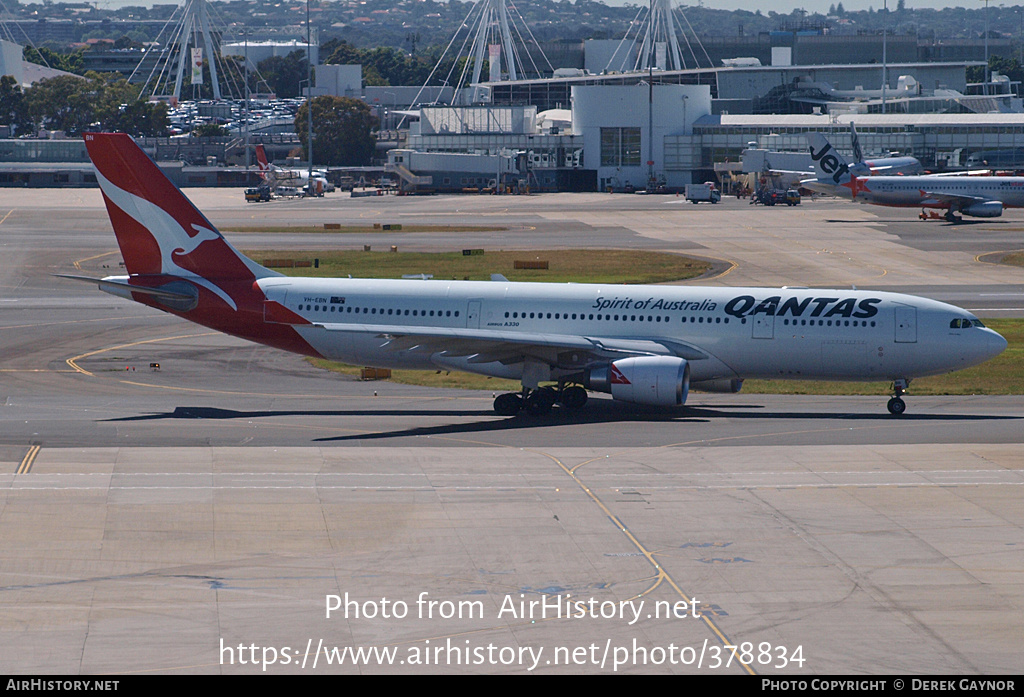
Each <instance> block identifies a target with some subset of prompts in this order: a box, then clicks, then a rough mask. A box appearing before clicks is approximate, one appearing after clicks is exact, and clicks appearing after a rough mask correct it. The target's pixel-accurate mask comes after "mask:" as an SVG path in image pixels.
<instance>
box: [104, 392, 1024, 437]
mask: <svg viewBox="0 0 1024 697" xmlns="http://www.w3.org/2000/svg"><path fill="white" fill-rule="evenodd" d="M290 416H296V417H322V418H332V417H333V418H345V417H366V416H376V417H381V418H386V417H389V416H394V417H410V416H412V417H415V416H429V417H453V418H473V417H478V418H479V419H480V420H479V421H476V420H474V421H471V422H469V423H447V424H439V425H435V426H419V427H412V428H408V427H407V428H400V429H396V430H391V431H388V430H382V431H379V432H373V433H358V434H351V435H344V436H325V437H323V438H313V439H312V442H318V443H329V442H344V441H367V440H382V439H387V438H408V437H413V436H431V435H455V434H466V433H487V432H499V431H510V430H520V429H529V428H537V427H555V428H556V427H559V426H574V425H593V424H602V423H671V424H689V423H708V422H710V421H712V420H713V419H758V420H772V419H785V420H835V419H840V420H852V421H859V422H866V421H877V422H891V423H907V424H911V423H915V422H916V423H934V422H943V421H948V422H964V421H968V422H976V423H980V422H987V421H993V422H994V421H1005V420H1008V419H1013V420H1017V419H1021V418H1024V417H1019V416H1001V415H976V414H904V415H903V416H901V417H899V418H898V420H897V419H894V417H892V416H890V415H889V414H887V413H884V412H880V413H869V414H865V413H844V412H838V413H837V412H805V411H793V412H771V411H765V407H764V406H762V405H751V404H716V405H714V406H713V407H708V406H692V407H680V408H678V409H675V410H670V411H666V410H664V409H658V408H654V407H647V408H645V407H642V406H637V405H627V404H616V403H612V402H611V401H610V400H594V401H592V402H591V403H590V404H588V405H587V406H586V407H585V408H583V409H581V410H579V411H568V410H561V409H555V410H553V411H552V412H551V413H549V414H544V415H541V416H530V415H527V414H520V415H518V416H513V417H503V418H500V419H499V418H495V417H494V412H493V411H491V410H490V409H474V410H466V409H459V410H446V409H442V408H439V409H382V410H374V411H369V410H309V409H295V410H263V411H238V410H234V409H221V408H218V407H176V408H175V409H174V411H172V412H164V413H152V414H145V415H139V416H126V417H120V418H115V419H107V420H106V421H113V422H127V421H155V420H165V419H195V420H203V419H210V420H215V421H226V420H233V419H246V420H250V419H261V418H272V417H290ZM333 425H334V426H343V425H344V424H341V423H338V424H333ZM330 426H331V424H325V427H330Z"/></svg>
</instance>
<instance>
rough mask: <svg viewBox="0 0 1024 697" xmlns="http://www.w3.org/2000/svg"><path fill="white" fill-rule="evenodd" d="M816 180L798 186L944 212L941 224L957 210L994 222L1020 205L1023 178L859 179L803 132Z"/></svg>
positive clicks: (823, 142) (822, 142) (824, 144)
mask: <svg viewBox="0 0 1024 697" xmlns="http://www.w3.org/2000/svg"><path fill="white" fill-rule="evenodd" d="M807 140H808V142H809V143H810V151H811V159H812V160H813V162H814V171H815V175H816V178H815V179H805V180H804V181H802V182H800V185H801V186H803V187H805V188H808V189H811V190H812V191H819V192H821V193H825V194H831V195H833V196H841V197H843V198H848V199H851V200H853V201H859V202H860V203H871V204H874V205H877V206H897V207H905V208H917V207H921V208H945V209H946V220H948V221H949V222H951V223H957V222H960V220H961V219H960V218H958V217H957V216H956V214H957V213H958V212H959V213H961V214H963V215H971V216H975V217H978V218H998V217H999V216H1001V215H1002V214H1003V208H1022V207H1024V177H968V176H953V177H939V176H923V177H885V176H882V177H858V176H857V175H856V174H853V173H851V168H850V166H849V165H848V164H847V162H846V160H845V159H844V158H843V156H842V155H840V154H839V152H838V151H836V149H835V148H833V147H832V144H831V143H829V142H828V139H826V138H825V136H823V135H821V134H820V133H809V134H807Z"/></svg>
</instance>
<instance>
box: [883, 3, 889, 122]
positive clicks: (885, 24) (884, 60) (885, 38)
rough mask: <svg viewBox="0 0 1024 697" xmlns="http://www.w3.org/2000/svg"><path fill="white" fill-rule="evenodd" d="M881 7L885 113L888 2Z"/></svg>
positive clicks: (887, 77) (887, 79)
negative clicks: (883, 13)
mask: <svg viewBox="0 0 1024 697" xmlns="http://www.w3.org/2000/svg"><path fill="white" fill-rule="evenodd" d="M882 9H883V10H884V11H885V19H883V20H882V113H883V114H884V113H885V88H886V87H887V86H888V83H889V76H888V75H887V74H886V69H887V68H888V61H887V58H888V57H887V56H886V50H885V49H886V46H887V41H886V40H887V39H888V37H889V2H888V0H885V1H884V2H883V3H882Z"/></svg>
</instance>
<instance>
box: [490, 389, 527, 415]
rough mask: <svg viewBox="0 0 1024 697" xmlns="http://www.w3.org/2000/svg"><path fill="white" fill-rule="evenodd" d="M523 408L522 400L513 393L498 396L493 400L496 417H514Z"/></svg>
mask: <svg viewBox="0 0 1024 697" xmlns="http://www.w3.org/2000/svg"><path fill="white" fill-rule="evenodd" d="M522 408H523V398H522V397H520V396H519V395H518V394H516V393H515V392H507V393H505V394H500V395H498V396H497V398H495V400H494V413H495V414H497V415H498V416H515V415H516V414H518V413H519V411H520V410H521V409H522Z"/></svg>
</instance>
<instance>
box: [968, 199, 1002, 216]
mask: <svg viewBox="0 0 1024 697" xmlns="http://www.w3.org/2000/svg"><path fill="white" fill-rule="evenodd" d="M961 212H962V213H963V214H964V215H973V216H974V217H975V218H998V217H999V216H1001V215H1002V214H1003V202H1002V201H985V202H984V203H972V204H971V205H969V206H967V207H966V208H964V209H963V210H962V211H961Z"/></svg>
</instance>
